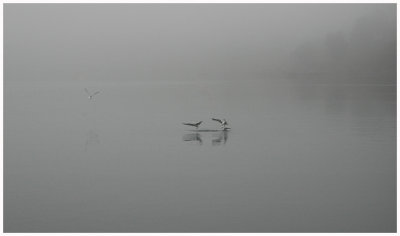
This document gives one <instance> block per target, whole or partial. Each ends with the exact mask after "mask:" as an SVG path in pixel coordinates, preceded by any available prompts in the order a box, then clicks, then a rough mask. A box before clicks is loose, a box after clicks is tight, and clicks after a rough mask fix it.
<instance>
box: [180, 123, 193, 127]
mask: <svg viewBox="0 0 400 236" xmlns="http://www.w3.org/2000/svg"><path fill="white" fill-rule="evenodd" d="M182 124H183V125H191V126H193V124H190V123H182Z"/></svg>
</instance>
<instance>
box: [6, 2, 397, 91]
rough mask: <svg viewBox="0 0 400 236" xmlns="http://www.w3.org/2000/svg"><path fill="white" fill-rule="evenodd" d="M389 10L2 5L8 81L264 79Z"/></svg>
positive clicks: (390, 16) (391, 10)
mask: <svg viewBox="0 0 400 236" xmlns="http://www.w3.org/2000/svg"><path fill="white" fill-rule="evenodd" d="M395 7H396V6H395V4H170V5H167V4H5V7H4V19H5V20H4V22H5V24H4V53H5V80H6V81H7V82H9V81H15V82H17V81H18V82H23V83H27V82H29V81H30V82H32V81H34V83H37V82H40V81H42V80H43V81H65V80H67V81H72V80H73V79H75V80H82V79H85V80H87V79H89V80H99V81H119V80H121V81H122V80H152V79H153V80H165V79H167V80H196V79H201V80H216V79H217V80H219V79H240V78H243V77H247V78H260V77H261V78H263V77H265V76H266V75H267V74H268V73H270V72H271V71H274V70H275V69H276V68H282V67H285V66H283V65H286V64H285V63H288V61H290V60H291V57H292V54H293V52H295V51H296V50H297V49H298V48H299V47H302V46H301V45H304V44H305V43H310V42H311V43H312V44H313V43H314V42H317V43H318V42H323V41H324V40H325V39H326V37H327V35H328V34H329V33H331V32H343V33H344V34H349V32H351V31H352V30H354V27H355V25H356V24H357V22H359V21H360V19H361V20H362V19H363V17H364V18H365V17H366V16H367V17H368V16H369V15H371V14H372V15H374V14H375V15H379V16H381V18H382V17H383V18H385V22H384V23H383V24H386V22H387V21H392V22H394V23H392V24H394V25H395V20H396V15H395V10H396V8H395ZM377 27H378V28H379V27H380V25H377ZM372 30H374V29H372ZM394 35H395V34H394ZM362 40H363V39H362ZM322 57H324V56H322ZM298 63H299V62H297V61H294V64H298Z"/></svg>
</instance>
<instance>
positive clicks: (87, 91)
mask: <svg viewBox="0 0 400 236" xmlns="http://www.w3.org/2000/svg"><path fill="white" fill-rule="evenodd" d="M85 92H86V93H87V95H89V96H90V93H89V90H87V88H85Z"/></svg>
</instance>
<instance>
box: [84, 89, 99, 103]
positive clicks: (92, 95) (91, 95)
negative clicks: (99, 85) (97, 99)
mask: <svg viewBox="0 0 400 236" xmlns="http://www.w3.org/2000/svg"><path fill="white" fill-rule="evenodd" d="M85 92H86V93H87V95H89V97H88V98H89V100H91V99H92V98H93V97H94V96H95V95H96V94H99V93H100V91H96V92H94V93H93V94H90V92H89V90H87V88H85Z"/></svg>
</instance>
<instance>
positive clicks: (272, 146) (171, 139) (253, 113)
mask: <svg viewBox="0 0 400 236" xmlns="http://www.w3.org/2000/svg"><path fill="white" fill-rule="evenodd" d="M84 87H88V89H89V90H91V91H96V90H99V91H101V93H100V94H98V95H96V96H95V99H92V100H89V99H88V98H87V95H86V94H85V92H84ZM4 99H5V100H4V112H5V113H4V122H5V123H4V229H5V231H6V232H395V231H396V88H395V86H386V85H371V84H364V85H351V84H347V85H346V84H336V85H327V84H325V85H324V84H303V85H300V84H297V85H296V84H290V83H268V82H260V81H252V82H249V83H247V82H244V81H243V82H233V81H232V82H217V81H203V82H201V83H195V82H191V83H189V82H185V83H183V82H180V81H175V82H174V81H167V82H162V81H158V82H152V83H150V82H148V83H145V82H142V83H139V82H138V83H134V82H132V83H117V82H115V83H113V84H111V83H109V84H105V83H103V84H98V83H93V84H90V83H89V84H85V85H82V84H78V83H70V84H62V85H61V84H60V85H58V84H56V83H48V84H37V85H36V86H34V87H32V86H23V85H16V84H12V82H9V83H8V82H7V81H6V83H5V89H4ZM213 117H215V118H226V119H227V121H228V122H229V127H231V130H230V131H227V132H222V131H214V132H201V131H204V130H206V129H208V130H216V129H219V128H220V126H219V124H218V123H217V122H215V121H212V120H211V119H210V118H213ZM201 120H202V121H203V123H202V124H201V126H200V128H199V129H200V131H196V129H195V128H193V127H185V126H184V125H182V124H181V123H182V122H197V121H201Z"/></svg>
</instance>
